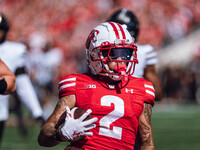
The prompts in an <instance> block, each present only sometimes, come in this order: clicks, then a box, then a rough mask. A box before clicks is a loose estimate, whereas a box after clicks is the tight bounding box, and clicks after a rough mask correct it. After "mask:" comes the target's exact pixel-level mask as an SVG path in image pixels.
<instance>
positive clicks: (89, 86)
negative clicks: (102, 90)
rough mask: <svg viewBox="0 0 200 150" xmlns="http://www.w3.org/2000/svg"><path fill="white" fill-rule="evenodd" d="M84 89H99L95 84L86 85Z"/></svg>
mask: <svg viewBox="0 0 200 150" xmlns="http://www.w3.org/2000/svg"><path fill="white" fill-rule="evenodd" d="M84 87H85V88H86V89H96V88H97V86H96V85H95V84H85V85H84Z"/></svg>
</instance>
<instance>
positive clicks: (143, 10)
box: [0, 0, 200, 97]
mask: <svg viewBox="0 0 200 150" xmlns="http://www.w3.org/2000/svg"><path fill="white" fill-rule="evenodd" d="M118 8H127V9H130V10H132V11H133V12H135V14H136V15H137V16H138V18H139V19H140V23H141V29H140V31H141V33H140V36H139V38H138V42H139V43H141V44H146V43H149V44H151V45H153V46H154V47H155V49H156V50H159V49H160V48H161V47H163V46H165V45H166V44H169V43H171V42H173V41H175V40H177V39H180V38H182V37H184V36H186V35H187V34H189V33H190V32H192V31H194V30H195V29H196V28H198V27H199V25H200V1H198V0H176V1H174V0H162V1H161V0H140V1H139V2H138V1H137V0H110V1H107V0H96V1H94V0H73V1H71V0H59V1H53V0H42V1H40V0H35V1H31V0H1V1H0V11H1V12H3V13H4V14H5V15H6V17H7V18H8V19H9V20H10V25H11V30H10V32H9V35H8V40H11V41H19V42H23V43H25V44H26V45H27V47H28V49H29V52H28V54H29V56H30V57H32V56H33V55H34V54H37V53H40V54H42V55H43V54H44V55H45V54H46V52H47V51H49V50H52V49H53V50H55V49H56V50H58V51H59V53H61V54H62V57H60V55H59V54H57V53H56V55H54V54H55V53H52V54H53V55H52V57H53V56H58V57H56V58H57V60H58V61H57V62H54V63H53V62H52V65H49V66H50V67H51V69H52V70H51V73H52V76H51V77H52V78H51V79H50V80H51V81H48V82H47V83H45V86H47V85H48V83H51V85H53V87H51V88H53V92H54V94H56V92H57V89H56V88H57V82H58V79H59V77H60V76H63V75H65V74H69V73H73V72H84V67H83V65H80V64H83V63H82V61H83V59H84V57H85V50H84V44H85V43H84V42H85V37H87V36H88V34H89V32H90V29H91V28H93V27H94V26H96V25H97V24H99V23H100V22H103V21H105V20H106V17H108V16H109V15H110V14H111V13H112V12H114V11H115V10H117V9H118ZM48 56H49V55H48ZM35 58H41V60H42V61H45V60H47V59H46V58H47V57H38V55H35ZM48 58H50V56H49V57H48ZM29 60H31V59H29ZM32 60H33V61H30V63H29V64H28V69H29V73H30V74H31V77H32V78H31V79H32V81H33V83H34V84H35V85H37V84H39V83H38V82H40V81H38V80H37V79H36V78H35V77H37V76H38V75H37V74H36V73H37V71H35V70H33V67H34V65H33V64H34V63H35V62H34V60H35V59H32ZM41 60H39V61H37V62H36V63H39V65H38V66H40V67H41V66H42V63H41ZM46 63H47V64H48V63H49V62H46ZM58 63H59V65H58ZM36 66H37V65H36ZM44 66H45V65H44ZM49 66H48V67H49ZM36 69H38V68H36ZM42 70H43V69H42ZM47 70H48V71H49V68H47ZM43 71H44V70H43ZM168 73H169V72H168ZM44 74H45V73H44ZM46 75H47V73H46ZM45 79H47V78H45ZM40 83H41V82H40ZM173 83H174V82H173ZM45 86H43V87H44V88H45ZM167 86H168V85H167ZM170 86H173V85H170ZM48 87H49V86H48ZM48 91H51V92H52V89H50V90H48ZM40 94H41V93H38V95H40ZM39 97H40V96H39Z"/></svg>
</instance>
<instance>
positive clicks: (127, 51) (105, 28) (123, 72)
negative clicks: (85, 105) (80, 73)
mask: <svg viewBox="0 0 200 150" xmlns="http://www.w3.org/2000/svg"><path fill="white" fill-rule="evenodd" d="M86 56H87V62H88V65H89V67H90V68H91V69H92V70H93V71H94V72H95V73H96V74H99V75H103V76H109V77H110V78H111V79H113V80H116V81H118V80H121V79H125V80H128V75H132V74H133V73H134V68H135V64H136V63H138V60H137V47H136V45H135V44H134V39H133V38H132V37H131V35H130V33H129V32H128V31H127V30H126V28H125V27H123V26H122V25H120V24H118V23H114V22H105V23H102V24H100V25H98V26H97V27H95V28H94V29H93V30H92V32H91V33H90V34H89V37H88V39H87V41H86ZM119 57H120V58H121V59H118V58H119ZM112 61H114V62H116V63H117V65H116V66H117V67H116V68H115V69H113V70H111V69H110V68H109V66H108V63H109V62H112ZM121 62H125V63H126V66H125V67H124V66H121V65H120V63H121ZM132 67H134V68H133V69H132V70H133V71H132V72H131V68H132Z"/></svg>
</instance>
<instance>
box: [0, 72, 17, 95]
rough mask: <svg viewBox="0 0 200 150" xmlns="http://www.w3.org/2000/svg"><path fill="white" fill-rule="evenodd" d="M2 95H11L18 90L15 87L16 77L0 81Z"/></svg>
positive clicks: (11, 76) (12, 76) (8, 77)
mask: <svg viewBox="0 0 200 150" xmlns="http://www.w3.org/2000/svg"><path fill="white" fill-rule="evenodd" d="M0 84H1V85H0V86H1V87H0V90H1V91H0V93H1V94H10V93H12V92H14V91H15V90H16V85H15V76H14V75H10V76H6V77H3V78H1V79H0Z"/></svg>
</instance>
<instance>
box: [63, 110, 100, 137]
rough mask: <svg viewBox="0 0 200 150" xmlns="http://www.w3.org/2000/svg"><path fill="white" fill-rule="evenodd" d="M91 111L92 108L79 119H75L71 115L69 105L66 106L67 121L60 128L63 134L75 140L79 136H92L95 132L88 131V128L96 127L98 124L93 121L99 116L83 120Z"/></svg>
mask: <svg viewBox="0 0 200 150" xmlns="http://www.w3.org/2000/svg"><path fill="white" fill-rule="evenodd" d="M91 112H92V110H91V109H88V110H87V111H86V112H85V113H84V114H83V115H82V116H81V117H80V118H79V119H73V118H72V117H71V114H70V109H69V107H66V113H67V114H66V118H65V123H64V126H63V127H62V128H61V129H60V131H61V132H62V135H63V136H65V137H67V138H68V140H73V139H74V138H76V137H78V136H84V135H88V136H92V135H93V133H92V132H88V130H90V129H93V128H95V127H96V125H95V124H93V123H94V122H95V121H97V120H98V119H97V117H95V118H91V119H89V120H86V121H83V120H84V119H85V118H87V116H88V115H89V114H90V113H91Z"/></svg>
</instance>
